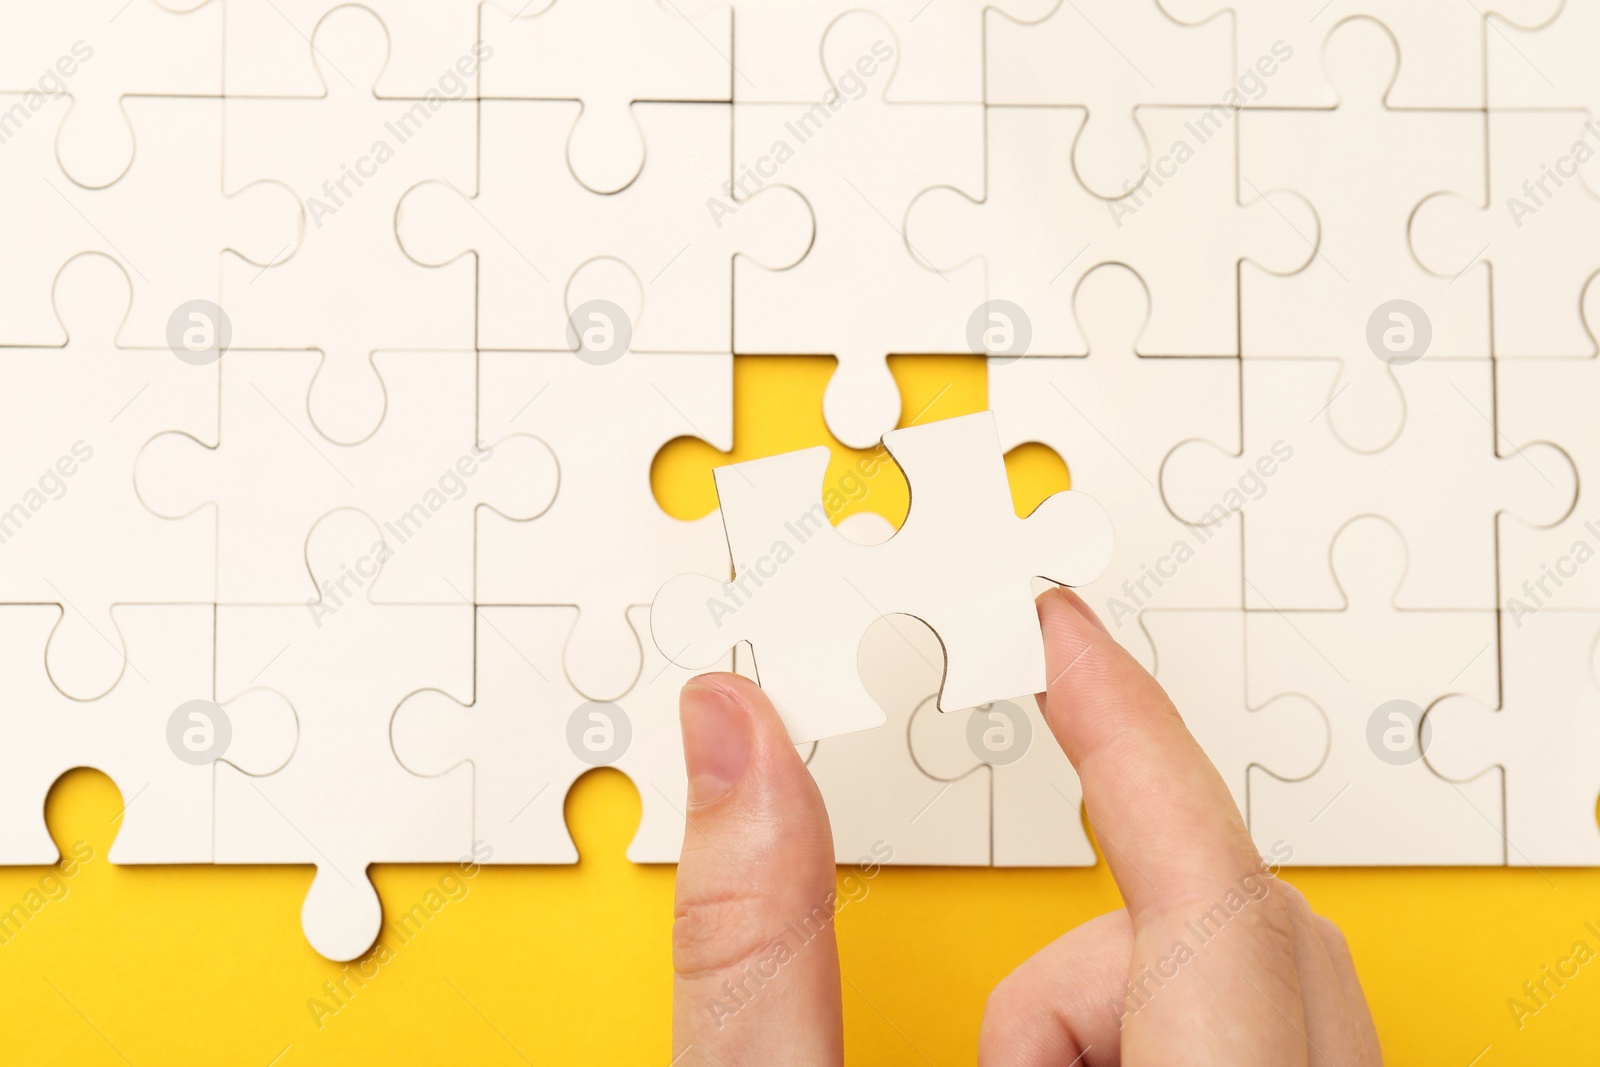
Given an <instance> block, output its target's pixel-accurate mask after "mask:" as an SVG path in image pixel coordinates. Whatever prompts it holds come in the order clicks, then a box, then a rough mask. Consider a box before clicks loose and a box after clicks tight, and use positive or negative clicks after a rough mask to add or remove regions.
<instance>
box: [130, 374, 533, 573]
mask: <svg viewBox="0 0 1600 1067" xmlns="http://www.w3.org/2000/svg"><path fill="white" fill-rule="evenodd" d="M454 362H455V361H454V359H453V358H452V357H450V356H444V355H442V354H440V353H437V352H383V353H379V354H378V355H377V356H376V357H375V363H376V366H377V368H378V373H379V374H380V375H381V376H382V378H383V380H384V385H385V392H386V395H387V397H388V405H387V411H386V412H385V415H384V420H383V422H382V423H381V424H380V425H379V427H378V429H377V431H376V432H374V433H373V434H372V435H370V436H369V437H368V438H366V439H365V440H363V441H362V442H360V443H359V444H355V445H339V444H336V443H333V442H330V441H327V440H326V439H325V438H323V437H322V436H321V434H319V433H318V432H317V429H316V427H315V426H313V425H312V424H311V421H310V417H309V414H308V413H307V407H306V398H307V397H308V395H309V391H310V385H311V381H312V378H313V375H314V374H315V372H316V369H317V367H318V365H319V364H320V357H319V356H318V354H317V353H315V352H299V351H290V352H276V351H268V352H251V351H244V350H234V351H233V352H230V353H229V355H228V357H227V359H226V360H224V361H223V366H222V427H223V431H222V435H221V437H220V439H219V440H218V442H217V444H216V445H210V444H208V443H206V442H203V441H200V440H198V439H196V438H195V437H194V436H192V435H186V434H182V433H167V434H162V435H159V436H157V437H155V438H153V439H151V440H150V441H149V442H148V443H147V444H146V445H145V446H144V448H143V450H142V452H141V453H140V455H139V457H138V460H137V463H136V465H135V468H134V475H135V487H136V490H137V492H138V494H139V497H140V499H141V500H142V501H143V502H144V504H145V506H146V507H148V508H149V509H150V510H151V511H152V512H154V513H155V514H156V515H159V516H163V517H169V518H177V517H182V516H185V515H189V514H192V513H193V512H195V511H196V510H198V509H200V508H202V507H204V506H206V505H208V504H209V505H212V506H213V507H215V509H216V524H217V527H216V528H217V553H218V556H217V558H218V567H217V574H218V583H219V587H218V597H219V599H221V600H222V601H223V602H226V603H255V604H273V603H284V602H291V601H294V600H295V599H297V598H303V597H306V596H315V595H317V594H316V591H315V589H314V588H313V589H308V588H307V569H306V559H305V555H304V553H305V550H306V537H307V533H308V531H310V530H311V529H312V527H313V526H314V525H315V524H316V523H317V522H319V521H320V520H321V519H322V517H323V516H325V515H327V514H329V513H330V512H332V511H334V510H337V509H339V508H343V507H351V506H355V507H360V508H361V509H362V510H364V511H366V512H367V513H369V514H371V515H373V516H375V517H376V518H377V519H378V521H379V523H380V527H381V539H382V540H383V542H384V544H385V546H386V549H387V552H388V554H389V556H390V557H391V558H390V559H389V560H388V562H387V563H385V565H384V567H383V572H382V575H381V579H376V578H375V579H372V580H373V581H376V582H378V584H379V587H380V589H381V592H380V594H379V595H380V596H381V597H382V598H383V599H385V600H388V601H390V602H411V603H434V604H438V603H456V602H459V601H460V600H461V599H462V598H463V597H467V598H469V600H470V598H471V596H472V589H473V565H474V538H475V533H476V530H477V527H478V518H479V509H480V508H490V509H493V510H494V511H496V512H497V513H499V514H502V515H505V516H506V517H508V518H518V519H528V518H533V517H534V516H536V515H538V514H540V513H541V512H542V511H543V510H544V509H545V508H547V507H548V506H549V504H550V501H551V500H552V499H553V498H554V496H555V494H556V491H557V483H558V480H559V474H558V470H557V464H556V460H555V457H554V456H553V455H552V454H551V452H550V450H549V448H548V447H547V446H546V445H545V444H544V443H543V442H542V441H539V440H537V439H536V438H533V437H531V436H528V435H525V434H523V435H515V436H509V437H503V438H500V439H498V440H491V439H483V438H479V437H478V436H477V402H476V382H475V376H473V375H468V374H463V373H461V370H460V368H459V367H457V366H455V365H454ZM396 471H407V472H414V473H413V474H412V475H411V477H412V478H414V479H415V480H414V481H411V482H409V483H408V482H407V481H404V480H398V479H396V477H395V472H396ZM274 485H276V486H278V487H279V488H278V489H277V490H272V489H270V488H268V487H271V486H274ZM286 501H287V502H288V504H286V503H285V502H286ZM371 548H372V546H371V545H362V546H360V551H357V552H356V553H355V554H353V555H352V556H350V557H349V559H347V560H345V561H342V562H343V563H345V564H347V565H352V566H353V565H356V564H361V565H362V566H368V565H369V564H368V563H364V562H363V561H370V559H371V557H372V556H373V554H374V553H373V552H372V551H371ZM333 574H334V576H335V577H338V576H339V575H340V571H339V569H338V568H337V567H336V568H335V570H334V572H333ZM366 577H367V576H363V580H365V579H366Z"/></svg>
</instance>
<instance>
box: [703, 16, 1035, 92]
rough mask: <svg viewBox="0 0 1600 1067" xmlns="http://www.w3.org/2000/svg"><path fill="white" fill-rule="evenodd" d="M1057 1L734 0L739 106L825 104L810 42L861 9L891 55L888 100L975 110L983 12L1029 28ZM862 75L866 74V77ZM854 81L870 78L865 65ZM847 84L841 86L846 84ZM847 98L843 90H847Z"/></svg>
mask: <svg viewBox="0 0 1600 1067" xmlns="http://www.w3.org/2000/svg"><path fill="white" fill-rule="evenodd" d="M1058 4H1059V0H1003V2H1001V3H994V2H992V0H953V2H950V3H939V4H927V3H923V2H922V0H740V2H739V3H737V4H736V5H735V6H736V11H735V16H736V17H735V19H734V27H733V30H734V37H733V47H734V56H735V58H736V59H737V69H736V72H735V77H734V83H733V98H734V100H736V101H738V102H740V103H806V104H813V103H817V102H818V101H821V100H825V99H826V98H827V97H828V96H829V94H830V93H831V92H833V91H835V90H834V85H833V83H832V82H831V81H830V80H829V79H828V77H827V75H826V74H825V73H824V72H823V71H822V69H821V68H820V67H818V65H817V42H818V41H821V40H823V39H824V38H825V37H826V36H827V34H828V28H829V27H830V26H832V25H833V23H834V22H836V21H838V20H839V19H840V18H841V17H843V16H845V15H847V14H850V13H852V12H856V11H867V12H870V13H871V14H873V15H875V16H877V17H878V18H879V19H881V20H882V22H883V24H884V26H885V28H886V30H887V31H888V34H889V37H888V38H887V39H888V40H889V41H890V42H891V43H892V47H893V48H894V50H895V51H896V53H898V54H899V58H898V65H897V66H896V68H895V72H894V80H893V83H892V84H891V85H890V86H889V90H888V96H889V99H891V100H899V101H906V102H914V103H924V104H979V103H982V102H983V98H984V55H983V41H984V26H985V17H986V15H987V13H988V12H989V11H990V10H995V11H1003V12H1005V13H1006V14H1007V15H1008V16H1010V17H1011V18H1013V19H1017V20H1018V21H1022V22H1035V21H1038V20H1039V19H1042V18H1044V17H1045V16H1046V15H1049V14H1050V13H1051V11H1052V10H1053V9H1054V8H1055V7H1056V6H1057V5H1058ZM869 71H871V72H870V73H869ZM857 74H859V75H860V77H862V78H870V77H875V76H876V72H875V71H873V70H872V66H871V65H870V64H869V65H868V67H867V68H865V69H859V70H858V71H857ZM848 84H849V83H848V82H847V85H848ZM847 92H848V89H847Z"/></svg>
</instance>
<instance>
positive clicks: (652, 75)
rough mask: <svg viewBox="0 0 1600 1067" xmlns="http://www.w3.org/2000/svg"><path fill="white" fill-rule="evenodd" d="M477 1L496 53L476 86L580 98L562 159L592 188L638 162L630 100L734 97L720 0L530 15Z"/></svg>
mask: <svg viewBox="0 0 1600 1067" xmlns="http://www.w3.org/2000/svg"><path fill="white" fill-rule="evenodd" d="M482 10H483V37H484V41H485V43H487V44H488V45H489V47H491V48H492V49H493V53H494V56H495V57H496V58H497V59H498V62H496V63H491V64H488V65H487V66H485V68H484V75H483V95H484V96H485V97H495V98H504V99H521V100H578V101H579V102H581V103H582V105H583V107H582V110H581V111H580V112H579V114H578V116H577V119H576V121H575V122H574V123H573V126H572V131H571V133H570V134H569V136H568V138H567V145H566V152H565V158H566V160H567V166H568V167H569V168H570V169H571V172H572V176H573V178H574V179H575V180H576V181H578V182H579V183H581V184H582V185H583V186H584V187H586V188H587V189H589V190H590V191H591V192H595V193H602V194H609V193H615V192H620V191H621V190H622V189H625V188H627V187H628V185H630V184H631V183H632V182H633V181H634V180H635V179H636V178H637V177H638V176H639V174H640V172H641V171H642V170H643V168H644V163H645V141H644V131H643V130H641V129H640V127H639V125H638V123H637V122H636V121H635V120H634V116H633V110H632V108H633V104H634V102H635V101H639V100H647V101H675V102H689V101H700V102H730V101H732V99H733V84H732V82H733V79H734V78H735V77H736V76H737V75H736V72H735V71H734V70H733V69H732V64H731V63H730V62H729V61H728V59H727V58H726V57H728V56H731V55H732V54H733V48H732V44H733V11H732V8H731V7H730V6H729V5H727V4H721V3H699V4H690V5H684V6H683V7H678V6H671V7H669V6H668V5H664V4H662V3H661V2H660V0H596V2H587V3H578V2H575V0H555V2H552V3H549V4H546V5H544V7H543V8H542V9H541V10H539V11H535V12H532V13H530V14H524V13H521V12H518V13H515V14H513V13H511V12H508V11H502V10H500V9H499V8H498V7H497V6H496V5H495V4H493V3H489V4H485V5H484V6H483V9H482ZM519 16H520V17H519Z"/></svg>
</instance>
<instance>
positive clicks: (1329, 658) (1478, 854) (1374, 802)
mask: <svg viewBox="0 0 1600 1067" xmlns="http://www.w3.org/2000/svg"><path fill="white" fill-rule="evenodd" d="M1412 558H1413V559H1414V558H1415V557H1414V556H1413V557H1412ZM1406 562H1407V552H1406V545H1405V543H1404V542H1403V541H1402V540H1401V538H1400V536H1399V534H1398V532H1397V531H1396V530H1395V529H1394V527H1393V526H1392V525H1391V524H1389V523H1388V522H1386V521H1384V520H1382V519H1378V518H1371V517H1368V518H1362V519H1357V520H1355V521H1354V522H1352V523H1350V524H1349V525H1347V526H1346V527H1345V528H1344V529H1343V530H1342V531H1340V533H1339V535H1338V538H1337V540H1336V541H1335V542H1334V545H1333V554H1332V565H1333V571H1334V577H1335V579H1336V580H1337V581H1338V582H1339V583H1340V586H1341V588H1342V589H1343V590H1344V592H1345V594H1346V597H1347V602H1346V604H1345V606H1344V608H1343V610H1340V611H1284V612H1276V611H1252V612H1250V613H1249V614H1248V617H1247V622H1246V625H1245V629H1246V633H1247V635H1248V644H1247V660H1248V664H1249V670H1248V681H1247V685H1248V687H1249V692H1250V694H1251V696H1252V697H1257V696H1260V695H1262V694H1266V693H1275V692H1280V691H1282V690H1283V689H1285V688H1287V687H1289V686H1293V687H1295V689H1296V690H1297V691H1299V692H1303V693H1306V694H1307V695H1308V696H1310V697H1311V698H1312V699H1314V700H1315V701H1316V702H1317V704H1318V706H1319V707H1321V708H1322V711H1323V713H1324V714H1325V715H1326V716H1327V719H1328V732H1329V744H1328V756H1327V759H1326V760H1324V761H1323V763H1322V765H1321V766H1320V767H1319V768H1318V769H1317V772H1316V773H1315V774H1313V775H1312V776H1311V777H1310V778H1308V779H1306V780H1305V781H1297V782H1292V783H1290V782H1283V781H1280V780H1278V779H1276V778H1274V777H1272V776H1271V775H1267V774H1256V775H1254V776H1253V777H1252V779H1251V783H1250V828H1251V830H1252V831H1253V832H1254V833H1255V834H1256V835H1257V836H1256V840H1257V842H1258V843H1275V842H1278V841H1283V842H1286V843H1287V844H1288V845H1289V846H1290V847H1291V848H1293V849H1294V857H1293V859H1292V861H1291V862H1292V863H1294V864H1296V865H1301V866H1385V865H1418V864H1432V865H1457V866H1459V865H1471V864H1495V863H1499V862H1501V861H1502V860H1501V857H1502V855H1503V853H1504V845H1503V843H1502V841H1501V836H1500V827H1499V822H1500V803H1501V793H1500V784H1499V782H1498V781H1496V780H1495V779H1494V777H1493V776H1486V777H1483V778H1480V779H1478V780H1476V781H1474V782H1471V783H1464V784H1459V785H1458V784H1456V783H1453V782H1447V781H1444V780H1443V779H1441V778H1440V777H1439V776H1438V775H1436V774H1434V773H1433V772H1432V771H1431V770H1429V769H1428V765H1427V764H1426V763H1425V762H1424V760H1423V756H1424V754H1425V753H1427V752H1429V751H1431V749H1429V747H1428V738H1427V730H1426V728H1425V727H1424V726H1423V721H1422V720H1423V715H1424V711H1425V709H1426V708H1427V707H1428V705H1429V704H1431V703H1432V702H1433V701H1434V700H1435V699H1437V698H1438V697H1440V696H1443V695H1444V694H1446V693H1463V694H1468V695H1470V696H1472V697H1474V698H1476V699H1478V700H1489V701H1492V700H1493V699H1494V694H1495V692H1496V688H1497V663H1498V660H1497V656H1496V652H1497V648H1496V642H1495V615H1494V612H1493V611H1490V610H1483V611H1422V610H1406V611H1402V610H1399V609H1397V608H1396V607H1395V606H1394V595H1395V592H1396V590H1397V589H1400V588H1402V580H1403V579H1404V576H1405V570H1406ZM1592 808H1593V805H1592V804H1591V816H1592V814H1593V812H1592Z"/></svg>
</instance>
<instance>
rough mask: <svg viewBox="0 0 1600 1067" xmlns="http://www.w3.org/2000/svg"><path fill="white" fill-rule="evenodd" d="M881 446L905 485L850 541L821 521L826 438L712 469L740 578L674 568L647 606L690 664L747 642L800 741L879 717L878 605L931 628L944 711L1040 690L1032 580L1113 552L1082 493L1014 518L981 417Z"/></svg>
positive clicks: (1105, 525)
mask: <svg viewBox="0 0 1600 1067" xmlns="http://www.w3.org/2000/svg"><path fill="white" fill-rule="evenodd" d="M883 445H884V447H885V448H886V449H887V450H888V452H889V454H890V456H892V457H893V458H894V460H895V462H896V463H898V464H899V465H900V467H901V469H902V470H903V471H904V472H905V474H906V478H907V480H908V481H909V482H910V483H911V491H912V494H913V495H912V504H911V511H910V514H909V515H908V517H907V519H906V522H905V524H904V525H903V526H902V527H901V529H900V531H899V532H898V533H897V534H895V536H894V537H893V538H891V539H890V540H889V541H887V542H885V543H884V544H882V545H875V546H862V545H856V544H852V543H851V542H850V541H848V540H847V539H846V538H844V537H841V536H840V535H839V534H838V533H837V532H836V531H835V530H834V529H833V527H832V526H831V525H830V524H829V521H828V517H827V514H826V512H825V511H824V510H823V507H822V504H821V503H820V495H821V486H822V480H823V475H824V472H825V470H826V468H827V463H828V450H827V449H826V448H812V449H806V450H803V451H799V452H790V453H786V454H783V455H779V456H773V457H771V458H769V459H762V460H754V461H752V462H748V463H739V464H734V465H731V466H728V467H722V468H719V469H718V470H717V471H716V481H717V496H718V498H719V500H720V501H721V504H722V515H723V522H724V524H725V525H726V528H727V533H728V546H729V549H730V552H731V555H732V557H733V560H734V575H735V576H734V579H733V581H732V582H724V581H720V580H718V579H715V578H710V577H706V576H704V575H681V576H679V577H678V578H675V579H673V580H672V581H671V582H669V583H667V584H666V585H665V586H663V587H662V589H661V591H660V592H659V593H658V594H657V595H656V599H655V603H654V605H653V607H652V610H651V617H650V623H651V630H652V632H653V633H654V636H655V640H656V644H657V646H658V647H659V648H660V649H661V651H662V652H663V653H664V654H665V655H666V656H667V657H668V658H669V659H672V660H673V661H675V662H677V663H680V664H682V665H684V666H689V667H693V666H696V665H698V664H703V663H707V662H710V661H712V660H714V659H716V658H717V657H719V656H721V655H722V654H723V653H724V652H726V651H727V650H728V649H729V648H731V647H732V646H733V645H734V644H736V643H738V642H739V641H743V640H749V641H750V642H751V644H752V646H753V647H754V654H755V656H754V658H755V663H756V672H757V675H758V677H759V678H760V681H761V684H762V685H763V687H765V688H766V689H767V691H768V692H769V693H770V694H771V695H772V698H773V703H774V705H775V706H776V707H777V709H778V713H779V715H780V716H782V717H783V720H784V724H785V725H786V726H787V727H788V728H789V733H790V736H791V737H793V738H794V739H795V740H796V741H797V742H804V741H811V740H815V739H817V738H821V737H827V736H831V735H833V734H839V733H848V732H850V731H852V730H859V729H865V728H867V727H871V726H876V725H879V724H881V723H882V722H883V721H884V716H883V712H882V710H881V709H879V708H878V707H877V706H876V704H874V703H873V701H872V699H871V697H870V696H869V695H868V694H867V692H866V691H865V689H864V688H863V686H862V684H861V679H860V676H859V673H858V671H857V666H856V660H857V650H858V647H859V645H860V641H861V637H862V635H863V634H864V633H865V632H866V629H867V627H868V626H870V625H871V624H872V622H873V621H874V620H875V619H877V618H880V617H882V616H883V615H885V614H890V613H903V614H908V615H912V616H914V617H916V618H918V619H921V620H922V621H923V622H925V623H927V624H928V625H929V626H930V627H932V628H933V630H934V632H935V633H937V634H938V635H939V639H940V641H941V643H942V644H943V645H944V648H945V677H944V684H943V687H942V689H941V692H940V703H939V706H940V707H941V708H945V707H949V708H965V707H972V706H975V705H978V704H981V703H985V702H987V701H991V700H996V699H1005V694H1015V693H1018V692H1039V691H1041V690H1042V689H1043V688H1044V681H1045V667H1044V647H1043V644H1042V642H1041V640H1040V638H1039V623H1038V617H1037V614H1036V612H1035V610H1034V605H1033V598H1032V596H1031V595H1030V585H1031V582H1032V580H1033V579H1034V578H1035V577H1042V578H1047V579H1049V580H1051V581H1055V582H1059V583H1061V584H1063V585H1069V586H1077V585H1083V584H1085V583H1086V582H1090V581H1093V580H1094V579H1095V578H1097V577H1099V575H1100V574H1101V572H1102V571H1103V570H1104V569H1105V565H1106V562H1107V561H1108V560H1109V559H1110V557H1111V553H1112V535H1111V525H1110V522H1109V521H1108V520H1107V518H1106V514H1105V511H1104V509H1102V508H1101V507H1100V505H1099V504H1097V503H1095V501H1094V500H1093V499H1092V498H1090V497H1088V496H1087V495H1085V494H1083V493H1076V492H1067V493H1057V494H1056V495H1055V496H1053V497H1051V498H1050V499H1049V500H1047V501H1045V502H1044V503H1043V504H1041V505H1040V506H1039V508H1038V509H1037V510H1036V511H1034V513H1033V514H1032V515H1031V516H1029V518H1028V519H1026V520H1023V519H1019V518H1017V516H1016V513H1015V511H1014V510H1013V506H1012V503H1011V491H1010V487H1009V485H1008V483H1007V481H1006V472H1005V463H1004V459H1003V456H1002V453H1001V451H1000V448H999V439H998V437H997V436H996V431H995V425H994V418H993V416H992V415H990V414H989V413H987V412H985V413H980V414H977V415H968V416H963V417H961V418H956V419H946V420H943V421H940V422H934V423H929V424H928V425H926V426H914V427H907V428H905V429H900V430H895V431H893V432H891V433H888V434H885V435H884V439H883ZM957 560H959V561H960V562H959V566H958V567H953V566H952V561H957ZM824 619H826V620H827V622H826V623H825V624H824V623H822V622H821V620H824Z"/></svg>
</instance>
